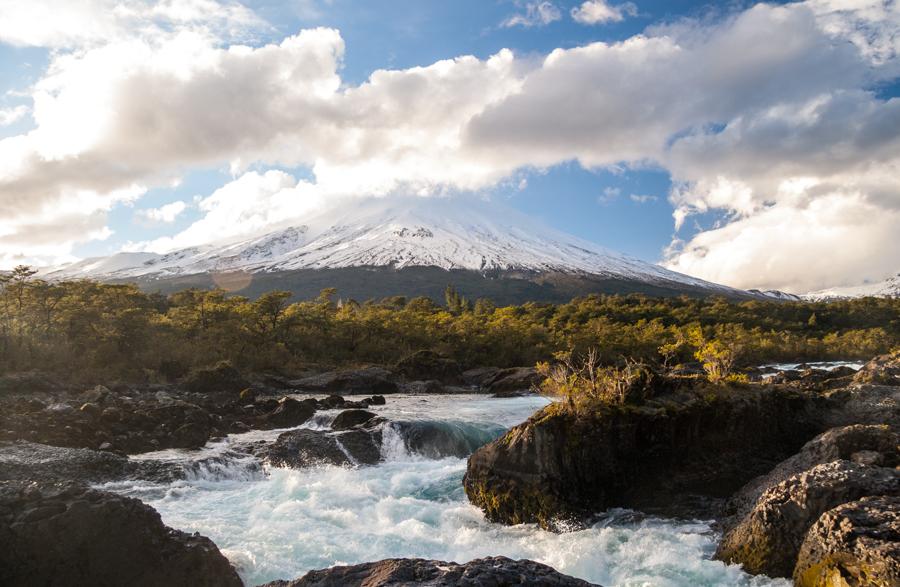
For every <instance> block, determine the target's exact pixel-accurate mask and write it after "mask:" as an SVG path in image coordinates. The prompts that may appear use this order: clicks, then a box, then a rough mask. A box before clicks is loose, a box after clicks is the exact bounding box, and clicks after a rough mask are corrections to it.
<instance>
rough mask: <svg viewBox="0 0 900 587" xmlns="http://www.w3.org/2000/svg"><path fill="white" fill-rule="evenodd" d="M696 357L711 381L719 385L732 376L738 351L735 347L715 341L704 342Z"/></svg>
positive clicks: (695, 354)
mask: <svg viewBox="0 0 900 587" xmlns="http://www.w3.org/2000/svg"><path fill="white" fill-rule="evenodd" d="M694 356H695V357H696V358H697V360H698V361H700V362H701V363H702V364H703V370H704V371H706V376H707V377H708V378H709V380H710V381H712V382H713V383H718V382H719V381H722V380H724V379H725V378H727V377H728V376H729V375H731V369H732V367H734V362H735V359H736V358H737V351H736V349H735V348H734V346H733V345H731V344H728V343H725V342H723V341H721V340H717V339H714V340H709V341H704V342H703V343H702V344H701V345H700V348H698V349H697V352H696V353H694Z"/></svg>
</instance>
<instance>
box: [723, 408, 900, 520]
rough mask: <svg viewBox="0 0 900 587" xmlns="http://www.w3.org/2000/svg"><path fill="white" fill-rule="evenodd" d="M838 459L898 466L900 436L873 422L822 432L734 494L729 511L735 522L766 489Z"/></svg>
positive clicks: (751, 506) (899, 463)
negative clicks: (795, 452)
mask: <svg viewBox="0 0 900 587" xmlns="http://www.w3.org/2000/svg"><path fill="white" fill-rule="evenodd" d="M837 460H847V461H853V462H856V463H859V464H864V465H878V466H883V467H895V466H897V465H900V435H898V434H897V433H896V432H894V431H893V430H891V429H890V428H889V427H888V426H886V425H871V424H870V425H865V424H855V425H852V426H843V427H840V428H832V429H831V430H828V431H826V432H823V433H822V434H820V435H818V436H816V437H815V438H813V439H812V440H810V441H809V442H807V443H806V444H805V445H803V448H801V449H800V452H798V453H797V454H795V455H793V456H791V457H789V458H788V459H786V460H784V461H782V462H781V463H779V464H778V465H777V466H776V467H775V468H774V469H772V470H771V471H769V472H768V473H766V474H765V475H761V476H759V477H757V478H756V479H753V480H752V481H750V482H749V483H747V484H746V485H745V486H744V487H742V488H741V489H740V490H739V491H738V492H737V493H735V494H734V495H733V496H732V497H731V499H730V500H729V504H728V505H729V510H730V511H729V513H730V514H731V515H732V516H733V518H735V519H734V520H733V521H732V523H736V522H737V520H739V519H740V518H741V517H743V516H744V515H746V514H747V512H749V511H750V509H752V508H753V506H754V505H756V502H757V500H758V499H759V497H760V496H761V495H762V494H763V493H764V492H765V491H766V490H767V489H769V488H771V487H774V486H775V485H778V484H779V483H781V482H782V481H786V480H787V479H789V478H791V477H793V476H795V475H799V474H800V473H803V472H804V471H807V470H809V469H811V468H813V467H815V466H816V465H821V464H825V463H830V462H832V461H837Z"/></svg>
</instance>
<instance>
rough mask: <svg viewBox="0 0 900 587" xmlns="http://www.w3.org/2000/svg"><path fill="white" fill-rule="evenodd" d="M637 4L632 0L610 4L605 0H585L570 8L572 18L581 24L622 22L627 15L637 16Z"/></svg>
mask: <svg viewBox="0 0 900 587" xmlns="http://www.w3.org/2000/svg"><path fill="white" fill-rule="evenodd" d="M637 12H638V11H637V6H635V5H634V3H632V2H625V3H623V4H616V5H612V4H609V3H608V2H607V1H606V0H587V2H584V3H582V4H581V6H577V7H575V8H573V9H572V12H571V14H572V18H573V19H574V20H575V22H580V23H581V24H604V23H608V22H622V21H623V20H625V17H627V16H637Z"/></svg>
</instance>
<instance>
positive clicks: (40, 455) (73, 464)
mask: <svg viewBox="0 0 900 587" xmlns="http://www.w3.org/2000/svg"><path fill="white" fill-rule="evenodd" d="M183 476H184V474H183V472H182V471H181V469H180V468H178V467H177V466H176V465H174V464H171V463H164V462H159V461H130V460H128V459H127V458H125V457H123V456H120V455H117V454H113V453H109V452H101V451H96V450H90V449H87V448H62V447H58V446H47V445H44V444H35V443H32V442H17V443H10V444H0V481H9V480H28V481H52V482H55V481H81V482H91V483H105V482H109V481H118V480H121V479H145V480H150V481H160V482H168V481H172V480H174V479H180V478H182V477H183Z"/></svg>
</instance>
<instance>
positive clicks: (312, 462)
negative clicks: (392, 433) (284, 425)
mask: <svg viewBox="0 0 900 587" xmlns="http://www.w3.org/2000/svg"><path fill="white" fill-rule="evenodd" d="M257 456H259V457H260V458H262V459H264V460H267V461H268V462H269V463H270V464H272V465H274V466H276V467H291V468H294V469H302V468H306V467H314V466H317V465H337V466H352V465H374V464H375V463H377V462H379V461H380V460H381V432H380V431H376V432H373V431H371V430H363V429H357V430H349V431H347V432H342V433H340V434H336V433H333V432H327V431H324V430H309V429H299V430H289V431H288V432H284V433H282V434H281V435H280V436H278V438H277V439H276V440H275V442H273V443H271V444H269V445H266V446H264V447H261V448H260V449H259V450H258V452H257Z"/></svg>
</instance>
